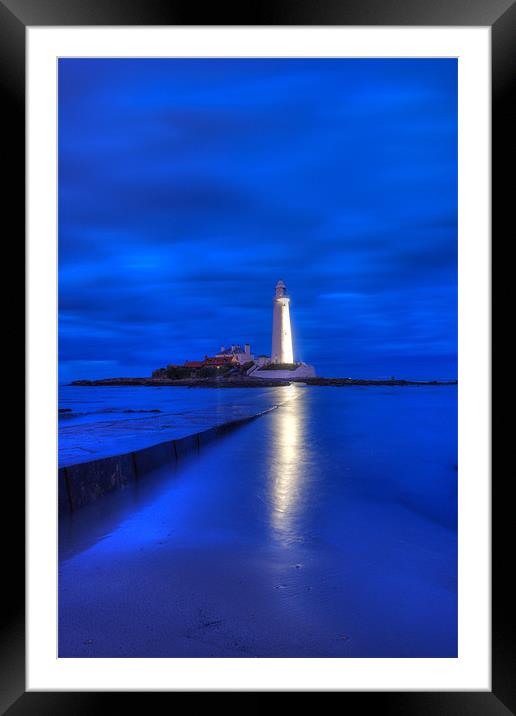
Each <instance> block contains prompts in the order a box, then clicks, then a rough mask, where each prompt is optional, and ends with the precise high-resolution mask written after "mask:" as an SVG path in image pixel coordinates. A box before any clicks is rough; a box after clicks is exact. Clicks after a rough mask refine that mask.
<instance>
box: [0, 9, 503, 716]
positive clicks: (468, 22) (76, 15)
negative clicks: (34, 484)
mask: <svg viewBox="0 0 516 716" xmlns="http://www.w3.org/2000/svg"><path fill="white" fill-rule="evenodd" d="M38 25H40V26H41V25H48V26H65V25H75V26H78V25H94V26H95V25H176V26H177V25H391V26H392V25H404V26H410V25H413V26H423V25H427V26H429V25H431V26H490V27H491V33H492V102H493V104H492V137H493V140H492V212H493V213H492V230H493V239H494V241H493V247H496V251H494V250H493V260H494V259H496V258H497V253H498V250H499V247H502V246H503V244H504V243H505V242H504V240H505V238H506V237H507V238H509V236H508V234H510V233H511V232H510V230H509V227H510V226H513V224H514V221H513V219H512V217H511V215H510V213H509V212H510V211H511V208H512V206H513V205H514V180H512V181H511V180H510V172H511V171H512V172H513V173H514V169H513V167H512V166H511V158H510V151H509V147H510V146H511V140H512V134H513V130H514V126H515V124H516V120H515V117H514V114H513V115H511V113H510V111H509V106H510V105H509V103H510V100H511V89H512V87H511V81H512V82H513V83H514V78H515V77H516V53H515V48H516V32H515V28H516V3H515V1H514V0H319V1H317V0H270V2H267V1H265V0H262V1H261V2H260V1H249V2H245V3H241V4H240V5H239V7H233V6H232V5H229V4H228V5H227V6H225V5H224V4H223V3H220V2H219V3H213V4H211V5H207V6H206V7H204V6H200V5H199V4H198V3H195V2H191V1H190V2H184V0H182V1H177V2H175V1H174V0H170V1H169V2H164V1H163V0H124V2H120V0H0V92H1V96H2V102H1V105H0V106H1V107H2V108H3V111H2V115H3V119H4V121H5V123H6V126H5V129H4V132H3V145H4V156H5V166H6V167H7V172H4V176H5V175H7V178H8V185H7V187H6V190H4V195H3V198H4V201H3V210H2V214H3V219H4V226H10V227H11V229H10V231H11V236H10V243H11V244H12V245H13V246H14V249H15V251H16V250H17V251H18V257H19V258H20V259H22V256H21V254H22V253H23V246H24V240H23V236H24V216H25V31H26V28H27V27H28V26H38ZM512 99H513V98H512ZM507 177H509V180H507ZM511 199H512V201H511ZM9 219H10V221H9ZM512 234H513V236H514V230H512ZM496 295H497V294H496V292H493V298H492V300H493V304H492V305H493V306H498V304H499V303H500V304H501V303H502V301H501V300H500V301H499V302H498V303H497V299H496ZM504 302H505V298H504ZM501 320H502V318H500V317H497V314H496V313H495V312H493V323H492V326H493V331H494V334H495V335H498V334H497V333H496V328H497V325H498V323H501ZM20 364H21V361H20V362H19V363H18V365H20ZM493 388H494V385H493ZM18 401H19V396H18ZM498 443H503V428H501V429H500V433H498V431H497V433H496V441H495V446H497V445H498ZM11 470H12V469H11ZM509 472H510V470H508V471H502V472H501V474H498V476H496V477H495V475H496V471H495V470H494V463H493V481H492V495H493V499H492V507H493V513H492V525H493V528H492V545H493V557H492V691H472V692H462V691H456V692H425V693H423V692H381V693H380V692H342V693H341V694H339V696H342V698H343V699H344V703H343V704H342V705H343V706H344V707H345V708H353V712H354V711H355V710H357V709H359V708H360V709H363V708H364V707H366V708H367V707H369V708H372V709H374V710H375V711H378V712H385V713H392V714H397V715H398V716H401V715H403V714H418V715H419V716H425V715H426V714H442V715H446V714H450V715H451V714H453V715H454V716H455V715H458V714H461V715H464V716H466V715H467V716H469V715H471V716H473V715H476V714H479V715H480V714H482V716H489V715H493V716H495V715H498V714H499V715H500V716H502V715H503V714H509V713H515V714H516V688H515V682H516V679H515V678H514V676H515V674H516V660H515V648H514V642H513V640H512V639H511V631H512V630H511V626H512V627H514V617H513V608H514V605H513V600H514V588H512V590H511V581H512V580H511V571H512V570H511V569H510V564H511V562H513V559H512V558H511V557H510V549H509V547H508V546H510V545H511V543H513V542H514V527H513V525H514V518H513V512H514V507H513V503H512V502H511V500H510V495H509V491H510V487H511V481H512V480H511V478H510V475H509ZM8 477H9V475H5V479H4V492H3V495H4V516H5V513H7V512H9V515H10V518H11V521H10V523H9V526H8V527H7V529H8V532H7V535H6V536H4V588H3V590H2V591H3V596H4V598H6V601H7V607H6V608H4V610H3V620H2V622H3V623H2V627H1V643H0V670H1V690H0V708H1V709H2V713H6V712H7V713H8V714H9V715H10V716H20V715H21V714H38V715H44V714H52V715H53V716H58V715H59V714H67V715H68V714H83V713H84V714H86V713H87V714H91V713H92V712H98V711H99V710H100V711H102V710H107V709H113V708H114V709H117V710H119V709H121V708H123V705H122V703H121V701H120V700H121V699H123V700H126V699H127V698H128V697H129V698H130V699H131V701H130V706H132V708H136V709H138V708H139V706H140V705H141V706H143V701H142V699H143V698H150V699H153V702H152V703H153V705H154V704H155V706H154V708H158V702H157V701H156V699H157V698H158V697H159V698H160V701H161V700H163V699H167V700H168V706H169V707H170V703H171V702H170V699H171V698H174V696H175V693H174V692H172V693H149V692H137V693H131V694H128V693H121V692H115V693H113V692H103V693H100V692H86V693H76V692H64V691H61V692H48V691H45V692H43V691H42V692H26V691H25V653H24V651H25V570H24V556H25V555H24V551H25V550H24V544H25V535H24V521H25V515H24V513H25V501H24V485H23V481H22V480H21V478H20V476H19V475H16V474H12V475H11V476H10V478H9V480H8V479H7V478H8ZM15 478H16V479H15ZM3 522H4V524H5V521H3ZM511 538H512V539H511ZM5 560H7V564H5ZM49 578H52V577H51V575H49ZM511 674H512V677H511ZM145 706H146V707H147V708H148V704H145Z"/></svg>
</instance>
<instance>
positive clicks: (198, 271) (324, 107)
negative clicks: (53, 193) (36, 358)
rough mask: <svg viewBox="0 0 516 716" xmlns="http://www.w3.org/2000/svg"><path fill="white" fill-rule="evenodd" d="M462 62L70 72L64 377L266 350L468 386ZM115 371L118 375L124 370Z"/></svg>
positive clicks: (329, 368)
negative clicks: (461, 339) (287, 348)
mask: <svg viewBox="0 0 516 716" xmlns="http://www.w3.org/2000/svg"><path fill="white" fill-rule="evenodd" d="M456 217H457V65H456V62H455V61H454V60H444V59H435V60H430V59H428V60H317V59H314V60H174V59H171V60H116V59H113V60H100V59H99V60H93V59H86V60H72V59H64V60H60V62H59V269H60V291H59V307H60V317H61V320H60V361H61V365H62V368H63V373H62V375H63V377H65V378H68V377H72V376H73V377H75V376H81V375H82V376H90V375H96V374H99V375H108V374H110V373H113V371H115V372H116V373H117V374H120V373H126V374H138V373H145V374H148V373H149V372H150V370H151V369H152V368H153V367H155V366H156V365H157V364H160V365H161V364H164V363H167V362H171V361H182V360H184V359H185V358H193V357H195V356H196V355H199V354H200V355H203V354H204V353H206V352H208V353H209V352H211V351H213V350H214V349H215V348H216V347H217V346H218V345H219V344H221V343H230V342H235V341H241V342H243V341H245V340H250V341H251V342H252V344H253V347H254V348H255V349H256V350H257V351H258V352H267V351H268V350H269V349H270V346H269V342H270V328H271V326H270V323H271V298H272V293H273V287H274V283H275V282H276V280H277V279H278V278H280V277H281V278H283V279H284V280H285V281H286V282H287V285H288V287H289V290H290V293H291V295H292V309H293V322H294V331H295V337H296V347H297V352H298V355H299V357H300V358H303V359H305V360H309V361H311V362H313V363H315V364H316V366H318V367H319V366H320V369H321V371H322V372H324V373H333V374H350V373H354V374H363V375H365V374H367V375H382V374H392V373H393V372H395V373H398V374H399V373H405V374H407V375H408V374H410V375H412V376H418V375H439V376H455V375H456V328H457V325H456V324H457V295H456V287H457V218H456ZM115 369H116V370H115Z"/></svg>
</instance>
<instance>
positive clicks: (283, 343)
mask: <svg viewBox="0 0 516 716" xmlns="http://www.w3.org/2000/svg"><path fill="white" fill-rule="evenodd" d="M272 303H273V309H272V310H273V312H272V353H271V363H293V362H294V352H293V350H292V330H291V328H290V306H289V304H290V298H289V297H288V296H287V295H286V286H285V284H284V283H283V281H278V283H277V284H276V295H275V296H274V299H273V302H272Z"/></svg>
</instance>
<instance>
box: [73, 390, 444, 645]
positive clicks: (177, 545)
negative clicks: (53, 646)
mask: <svg viewBox="0 0 516 716" xmlns="http://www.w3.org/2000/svg"><path fill="white" fill-rule="evenodd" d="M90 390H91V389H90ZM93 390H95V389H93ZM119 390H120V389H119ZM174 390H176V389H174ZM271 390H272V392H276V393H277V396H276V398H275V399H276V402H277V404H280V403H281V405H280V407H279V408H278V409H277V410H274V411H272V412H271V413H268V414H266V415H264V416H262V417H260V418H259V419H258V420H256V421H254V422H252V423H250V424H247V425H245V426H243V427H241V428H240V429H239V430H237V431H235V432H234V433H232V434H230V435H228V436H227V437H225V438H224V439H222V440H220V441H218V442H216V443H213V444H211V445H210V446H209V447H207V448H206V449H205V450H204V451H203V452H202V453H201V454H200V455H199V456H198V457H196V458H192V459H191V460H190V461H188V462H185V463H183V464H182V465H180V466H179V467H178V468H177V469H174V468H170V469H165V470H161V471H160V472H157V473H155V474H154V475H152V476H149V477H148V478H145V479H144V480H140V481H139V482H138V483H135V485H134V486H133V487H131V488H128V489H126V490H124V491H123V492H121V493H118V494H116V495H111V496H108V497H106V498H104V499H103V500H100V501H99V502H98V503H96V504H94V505H91V506H89V507H87V508H84V509H83V510H82V511H81V512H78V513H77V514H76V515H75V517H74V519H73V520H71V521H64V520H63V521H62V524H61V536H60V549H61V558H60V580H59V597H60V598H59V626H60V632H59V654H60V656H64V657H66V656H91V657H99V656H100V657H114V656H132V657H134V656H148V657H153V656H157V657H165V656H168V657H173V656H192V657H200V656H228V657H235V656H238V657H242V656H249V657H255V656H263V657H267V656H273V657H274V656H278V657H282V656H294V657H295V656H299V657H308V656H320V657H324V656H335V657H346V656H353V657H356V656H358V657H450V656H456V654H457V433H456V419H457V389H456V386H453V387H432V388H426V387H418V388H415V387H414V388H371V387H363V388H362V387H352V388H350V387H348V388H327V387H310V388H304V387H301V386H292V387H289V388H275V389H271ZM170 392H171V393H172V392H173V391H170ZM230 392H231V391H199V390H197V391H190V392H189V396H191V398H190V399H191V400H192V401H196V400H198V399H199V400H204V399H207V400H213V399H215V398H216V396H215V395H213V396H212V395H208V393H212V394H215V393H217V394H222V400H226V399H228V400H229V398H226V395H229V393H230ZM149 393H150V391H147V393H146V394H145V400H150V401H151V402H152V401H153V400H154V398H153V396H151V395H150V394H149ZM247 393H251V394H253V395H251V396H249V400H260V398H259V396H258V395H256V396H255V395H254V391H247ZM266 394H269V395H270V391H269V392H266ZM198 396H199V397H198ZM235 397H236V396H233V398H231V400H233V401H234V400H235ZM151 398H152V399H151ZM173 399H175V398H173ZM270 399H271V398H270V397H269V398H267V400H270ZM149 404H150V403H149Z"/></svg>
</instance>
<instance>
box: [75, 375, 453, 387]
mask: <svg viewBox="0 0 516 716" xmlns="http://www.w3.org/2000/svg"><path fill="white" fill-rule="evenodd" d="M292 383H300V384H304V385H324V386H332V387H344V386H350V385H371V386H390V387H392V386H410V385H419V386H425V385H457V381H456V380H449V381H442V380H396V379H391V380H367V379H361V378H292V379H290V380H267V379H264V378H250V377H244V376H234V377H228V378H188V379H177V380H173V379H171V378H103V379H100V380H74V381H72V382H71V385H82V386H119V387H124V386H144V387H154V388H161V387H165V386H166V387H169V386H170V387H174V386H175V387H187V388H271V387H276V386H278V385H291V384H292Z"/></svg>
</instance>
